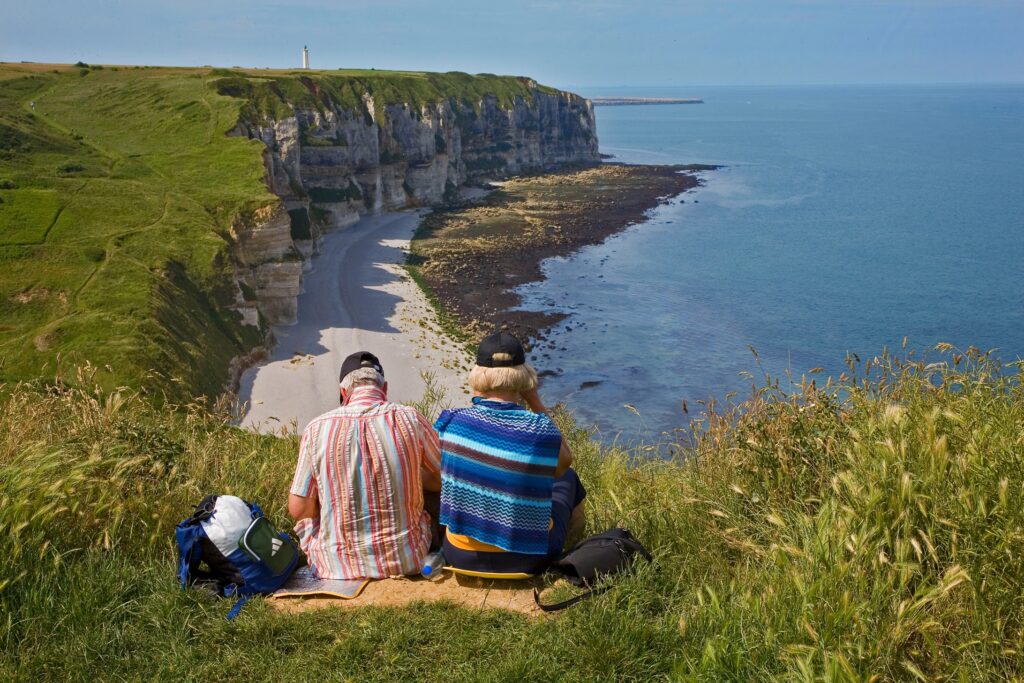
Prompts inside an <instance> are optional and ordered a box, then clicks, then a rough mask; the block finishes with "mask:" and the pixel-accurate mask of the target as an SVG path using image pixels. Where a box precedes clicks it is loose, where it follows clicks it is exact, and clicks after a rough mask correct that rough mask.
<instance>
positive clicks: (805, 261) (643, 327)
mask: <svg viewBox="0 0 1024 683" xmlns="http://www.w3.org/2000/svg"><path fill="white" fill-rule="evenodd" d="M583 94H585V95H590V96H598V95H637V96H641V95H647V96H659V97H671V96H679V97H702V98H703V99H704V101H705V103H704V104H699V105H675V106H624V107H598V108H597V122H598V135H599V137H600V140H601V150H602V152H604V153H606V154H612V155H614V157H615V159H616V160H620V161H626V162H635V163H708V164H723V165H725V168H722V169H720V170H718V171H713V172H707V173H704V174H702V175H703V178H704V181H705V185H704V186H703V187H702V188H700V189H698V190H695V191H693V192H690V193H687V194H685V195H683V196H682V197H681V199H682V200H683V202H684V203H679V202H678V201H673V202H672V203H671V204H670V205H667V206H662V207H660V208H658V209H656V210H655V211H653V212H652V213H651V215H650V218H649V220H647V221H646V222H644V223H643V224H641V225H637V226H634V227H632V228H630V229H628V230H627V231H626V232H624V233H621V234H619V235H617V236H615V237H613V238H611V239H609V240H608V241H606V242H605V243H604V244H602V245H598V246H596V247H590V248H586V249H584V250H582V251H581V252H579V253H578V254H576V255H574V256H572V257H569V258H567V259H551V260H549V261H547V262H546V263H545V265H544V270H545V273H546V275H547V279H546V280H545V281H543V282H540V283H534V284H531V285H527V286H525V287H523V288H522V290H521V293H522V294H523V295H524V306H525V307H526V308H533V309H536V308H540V309H546V310H560V311H565V312H568V313H570V314H571V315H570V317H569V318H568V319H567V320H566V321H565V322H564V323H562V324H561V325H559V326H558V327H557V328H556V331H555V333H554V334H553V335H552V344H551V345H550V346H547V345H545V346H543V347H542V348H539V349H537V350H536V353H535V358H534V359H533V362H534V363H535V364H536V365H537V367H538V369H539V370H552V371H556V372H559V371H560V374H558V375H557V376H554V377H548V378H547V379H545V380H544V385H543V391H542V393H543V396H544V398H545V400H546V401H548V402H549V403H553V402H555V401H564V402H566V403H567V404H568V406H569V407H570V408H571V409H572V410H574V411H575V412H576V414H577V416H578V417H579V418H580V420H581V421H582V422H583V423H586V424H595V425H597V426H599V427H600V428H601V433H602V435H603V436H604V437H605V438H614V437H616V436H617V437H618V438H621V439H624V440H627V441H629V440H634V439H636V438H638V437H639V438H644V439H658V438H662V437H660V434H661V433H663V432H669V431H671V430H674V429H678V428H682V427H685V426H686V424H687V422H688V419H689V417H688V416H687V415H685V414H684V413H683V412H682V406H681V402H682V401H684V400H685V401H686V402H687V403H688V406H689V407H690V411H691V415H692V414H693V412H694V409H695V408H696V409H697V410H699V404H698V402H699V401H701V400H706V399H709V398H715V399H717V400H723V399H726V397H727V396H728V395H729V393H730V392H738V395H737V398H743V397H744V396H746V395H749V393H750V389H751V385H752V380H751V379H749V378H745V377H744V376H743V375H742V374H741V373H742V372H743V371H751V372H754V374H755V375H758V376H760V372H761V371H760V370H759V369H758V367H757V365H756V364H755V361H754V358H753V356H752V354H751V352H750V350H749V348H748V345H749V346H753V347H754V348H756V350H757V352H758V354H759V355H760V358H761V362H762V364H763V366H764V369H765V370H767V371H769V372H771V373H772V374H775V375H783V374H784V373H786V372H787V371H791V372H792V373H794V374H795V375H796V376H797V377H799V375H800V374H801V373H804V372H806V371H807V370H809V369H811V368H814V367H823V368H825V370H826V373H831V374H833V375H838V374H839V373H840V372H841V371H842V370H843V358H844V357H845V355H846V353H847V352H854V353H857V354H859V355H860V356H861V357H871V356H874V355H877V354H878V353H880V352H881V351H882V348H883V347H885V346H888V347H889V348H890V349H899V347H900V345H901V342H902V340H903V337H904V336H907V337H909V343H910V345H911V347H914V348H916V349H918V350H923V349H926V348H929V347H932V346H934V345H935V344H936V343H938V342H949V343H952V344H954V345H956V346H958V347H960V348H966V347H967V346H968V345H975V346H978V347H980V348H982V349H991V348H998V349H1000V352H999V356H1000V357H1001V358H1002V359H1003V360H1004V361H1011V360H1016V359H1018V358H1020V357H1024V282H1022V278H1024V86H1019V85H1018V86H986V87H980V86H979V87H974V86H900V87H889V86H885V87H866V86H864V87H799V88H778V87H743V88H741V87H736V88H724V87H723V88H707V87H701V88H694V89H644V90H642V91H639V90H630V89H605V90H602V91H596V90H595V91H590V92H586V91H584V93H583ZM823 376H824V375H823Z"/></svg>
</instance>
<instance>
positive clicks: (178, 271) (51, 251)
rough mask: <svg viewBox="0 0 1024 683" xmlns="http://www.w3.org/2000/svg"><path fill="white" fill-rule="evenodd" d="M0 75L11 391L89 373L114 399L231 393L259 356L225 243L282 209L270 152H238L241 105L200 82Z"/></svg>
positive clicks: (5, 330)
mask: <svg viewBox="0 0 1024 683" xmlns="http://www.w3.org/2000/svg"><path fill="white" fill-rule="evenodd" d="M0 72H5V73H4V74H3V78H2V79H0V176H2V177H4V178H6V179H9V180H10V181H11V182H12V184H13V185H14V186H15V189H6V190H0V194H2V197H0V198H2V199H3V204H2V205H0V206H2V207H3V208H2V210H0V319H2V320H3V321H4V324H3V326H2V327H0V356H3V358H4V362H3V364H2V365H0V378H4V379H7V380H8V381H10V380H18V379H27V378H31V377H35V376H38V375H39V374H41V373H49V374H52V373H53V372H54V369H55V367H56V366H57V364H58V362H66V363H68V364H69V365H70V366H71V367H73V366H74V365H75V364H77V363H83V362H85V361H90V362H92V363H94V364H96V365H99V366H105V365H109V366H111V367H113V368H116V370H117V371H116V373H115V374H114V375H111V376H110V381H111V383H110V384H108V388H111V387H113V386H116V385H117V384H118V383H122V384H128V385H130V386H133V387H137V388H141V387H143V386H147V385H148V386H154V381H153V380H154V377H156V376H159V377H163V378H164V379H163V380H161V381H159V382H157V383H155V386H158V387H159V388H160V389H161V390H162V391H163V392H164V393H166V394H168V395H169V396H171V397H172V398H176V399H178V400H181V399H183V398H184V397H187V396H189V395H191V393H192V392H198V393H208V394H215V393H217V392H219V391H220V389H221V387H222V385H223V383H224V379H225V377H226V370H225V369H226V367H227V362H228V361H229V360H230V358H231V357H232V356H234V355H236V354H238V353H240V352H242V351H244V350H246V349H247V348H248V347H250V346H252V345H253V344H254V343H255V342H256V341H257V340H258V336H257V334H256V333H255V331H254V330H252V328H248V329H247V328H243V327H242V326H241V325H240V324H239V322H238V318H237V316H236V315H234V314H233V313H231V312H230V310H228V305H229V304H230V302H231V293H230V292H229V291H226V290H225V288H224V286H223V285H224V284H225V283H227V282H228V278H229V277H230V269H229V265H230V264H229V261H228V259H227V258H226V251H227V248H228V245H229V241H228V239H227V238H226V234H227V229H228V227H229V225H230V222H231V220H232V219H233V218H234V217H235V216H236V215H239V214H244V213H245V212H247V211H252V210H255V209H256V208H258V207H260V206H264V205H267V204H271V203H274V202H276V201H277V199H276V197H274V196H273V195H271V194H269V193H268V191H267V190H266V188H265V186H264V184H263V181H262V179H263V173H264V171H263V167H262V163H261V162H260V157H259V155H260V153H261V150H262V146H261V145H260V144H259V143H258V142H254V141H249V140H245V139H241V138H229V137H227V136H226V133H227V131H228V130H230V129H231V128H232V127H233V126H234V125H235V122H236V121H237V119H238V115H239V107H240V104H239V102H238V101H237V100H232V99H229V98H226V97H221V96H218V95H217V94H216V93H215V92H213V91H212V89H211V88H210V87H209V86H208V83H207V81H208V78H206V77H205V76H204V75H203V74H202V73H198V72H197V73H194V74H190V75H183V74H179V73H176V72H164V71H162V70H151V71H133V72H124V71H120V72H114V71H112V70H108V69H104V70H91V71H88V73H87V74H86V75H85V76H79V75H78V74H77V72H73V71H72V72H62V73H50V72H41V71H34V72H29V73H28V74H25V73H24V72H23V68H22V67H19V65H5V66H2V67H0ZM33 103H34V108H33ZM179 297H185V298H184V299H182V298H179ZM190 318H191V319H190ZM186 333H187V334H188V335H189V336H181V335H183V334H186ZM200 347H201V348H200ZM172 348H174V349H182V348H184V349H186V350H187V351H186V352H185V353H181V352H179V351H176V350H170V349H172ZM172 378H177V380H178V381H172Z"/></svg>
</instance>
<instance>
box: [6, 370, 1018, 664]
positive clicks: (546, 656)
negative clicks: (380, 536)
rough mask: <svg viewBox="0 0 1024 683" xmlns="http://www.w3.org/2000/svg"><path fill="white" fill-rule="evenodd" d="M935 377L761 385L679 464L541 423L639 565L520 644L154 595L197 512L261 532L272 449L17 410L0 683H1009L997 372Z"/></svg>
mask: <svg viewBox="0 0 1024 683" xmlns="http://www.w3.org/2000/svg"><path fill="white" fill-rule="evenodd" d="M945 360H946V361H947V362H948V364H947V365H945V366H942V365H940V366H926V365H925V364H924V363H912V364H909V365H901V364H899V363H896V362H894V361H892V360H891V359H888V358H885V357H883V358H881V359H878V360H877V361H872V362H871V363H869V364H868V365H867V366H866V367H864V366H861V367H858V368H857V372H856V374H857V376H858V377H859V378H860V379H859V380H847V381H845V382H843V383H842V384H840V385H831V384H830V385H828V386H827V387H825V388H818V387H814V386H811V385H807V386H805V387H804V388H803V389H802V390H801V391H799V392H797V393H796V394H794V395H784V394H782V393H780V392H779V391H778V390H777V389H774V388H772V386H771V383H770V382H769V383H768V384H767V385H766V387H765V388H763V389H761V390H760V391H759V392H757V394H756V395H755V397H754V398H753V399H751V401H750V402H749V403H748V404H746V406H745V407H744V409H743V410H742V411H740V412H739V413H737V414H731V415H724V416H717V417H714V418H708V419H705V420H703V421H702V422H700V423H699V424H698V425H697V438H696V440H695V442H694V443H693V444H692V447H691V448H690V449H689V451H688V453H687V454H688V456H689V458H688V459H687V460H686V461H685V462H684V461H679V462H665V461H649V460H640V461H635V460H633V457H634V456H635V455H636V454H635V453H624V452H621V451H617V450H615V449H601V448H599V447H598V446H597V445H596V444H595V443H594V442H592V441H591V440H590V438H589V435H588V434H586V433H585V432H582V431H579V430H576V429H575V428H573V427H572V426H571V425H570V424H569V423H567V422H564V423H563V424H564V428H565V431H566V433H567V434H568V436H569V438H570V440H571V443H572V446H573V448H574V449H575V451H576V453H577V457H578V464H579V469H580V471H581V474H582V477H583V480H584V482H585V483H586V485H587V486H588V488H589V489H590V496H589V498H588V502H587V510H588V514H589V516H590V519H589V527H590V529H589V530H590V531H596V530H600V529H603V528H607V527H609V526H612V525H616V524H624V525H626V526H628V527H629V528H631V529H633V530H634V531H635V532H636V533H637V535H638V536H639V537H640V538H641V539H642V540H643V541H644V542H645V543H646V544H647V545H648V546H649V547H650V548H651V549H652V550H653V551H654V553H655V555H656V557H657V569H656V571H654V570H652V569H651V568H644V569H642V570H641V571H639V572H638V573H636V574H635V575H633V576H631V577H629V578H626V579H622V580H620V581H619V582H617V583H618V585H617V587H616V588H615V589H614V590H612V591H610V592H609V593H607V594H605V595H603V596H601V597H599V598H596V599H594V600H591V601H589V602H586V603H583V604H581V605H579V606H578V607H575V608H573V609H572V610H570V611H568V612H566V613H564V614H563V615H561V616H559V617H558V618H555V619H551V620H542V621H540V622H536V623H534V622H530V621H528V620H526V619H525V618H521V617H519V616H515V615H510V614H505V613H501V612H484V613H479V612H472V611H467V610H464V609H460V608H456V607H454V606H449V605H430V606H428V605H420V606H413V607H410V608H408V609H401V610H388V609H376V608H367V609H362V610H355V611H348V610H326V611H321V612H317V613H313V614H306V615H282V614H278V613H275V612H273V611H272V610H270V609H269V608H268V607H267V606H266V605H265V604H263V603H262V602H261V601H255V602H254V603H251V604H250V606H248V607H246V610H245V611H244V612H243V614H242V616H241V617H240V618H239V619H238V621H237V622H235V623H233V624H228V623H226V622H225V621H224V620H223V615H224V613H225V612H226V610H227V605H226V604H224V603H219V602H215V601H208V600H207V599H204V598H203V597H201V596H200V595H197V594H193V593H189V592H182V591H180V590H178V589H177V587H176V585H175V584H174V579H173V570H172V562H173V559H172V558H173V556H174V550H173V541H172V527H173V524H174V523H175V522H176V521H177V520H178V519H179V518H181V517H183V516H184V515H185V512H186V510H187V508H188V505H189V504H190V503H193V502H195V501H196V500H197V499H198V498H199V497H200V496H201V495H202V494H204V493H208V492H211V491H220V492H231V493H236V494H240V495H244V496H246V497H249V498H252V499H256V500H258V501H259V502H260V503H261V504H262V505H264V506H265V508H266V509H268V510H269V513H270V515H271V516H272V517H273V518H274V519H275V520H277V521H278V522H279V523H281V524H282V526H285V525H284V518H283V513H284V510H283V505H284V500H285V493H286V488H287V485H288V482H289V480H290V473H291V469H292V466H293V462H294V456H295V449H296V443H295V441H294V439H293V438H285V439H277V438H273V437H266V436H258V435H254V434H251V433H247V432H243V431H240V430H236V429H233V428H231V427H228V426H226V425H225V424H224V422H223V421H222V420H220V419H218V418H216V417H213V416H210V415H209V414H207V413H205V412H204V411H203V410H201V409H199V408H193V409H191V410H185V411H178V412H174V411H166V410H164V411H158V410H155V409H153V408H151V407H150V405H149V404H148V403H147V402H146V401H144V400H141V399H139V398H137V397H134V396H132V395H130V394H127V393H124V392H122V393H103V392H100V393H96V394H93V393H90V392H87V391H69V392H67V393H64V394H57V393H54V392H52V391H51V392H49V393H44V392H42V391H38V390H36V389H33V388H32V387H22V388H19V389H17V390H15V391H14V393H13V398H12V399H11V402H9V403H7V404H5V405H3V406H2V409H0V500H2V501H3V504H2V505H0V615H4V616H3V617H2V618H0V645H2V649H0V679H3V678H8V677H9V678H22V679H26V680H29V679H32V680H35V679H39V678H53V679H57V678H76V679H81V678H89V677H99V678H106V679H110V678H126V679H132V680H138V679H150V678H163V679H167V678H174V679H183V680H188V679H192V680H209V679H211V678H212V679H218V678H221V677H223V676H224V675H225V672H226V671H230V672H231V674H230V675H231V676H232V677H233V678H239V679H247V680H248V679H252V680H271V679H273V680H282V679H286V678H296V679H303V680H305V679H339V680H381V681H387V680H397V679H402V678H404V679H408V680H437V679H439V678H443V679H445V680H454V681H459V680H466V681H477V680H509V681H513V680H515V681H518V680H609V681H612V680H638V681H646V680H651V679H658V678H666V677H667V678H672V679H678V680H702V681H722V680H736V681H746V680H765V679H778V680H812V679H825V680H863V681H867V680H872V681H873V680H916V679H921V680H926V679H927V680H962V681H979V680H1008V679H1017V680H1019V678H1020V677H1021V676H1022V675H1024V664H1022V661H1024V658H1022V657H1021V649H1022V648H1024V597H1022V594H1021V586H1022V585H1024V533H1022V528H1024V436H1022V435H1024V389H1022V387H1021V384H1020V380H1021V379H1022V375H1021V374H1020V368H1018V369H1017V370H1013V371H1012V372H1011V374H1009V375H1005V376H1004V375H1002V374H1001V370H1000V368H999V367H998V366H997V365H995V364H994V363H992V362H990V361H989V360H987V359H986V358H984V357H980V356H978V355H977V354H969V355H968V357H967V358H963V357H958V356H954V355H953V354H952V353H950V354H949V355H947V356H946V357H945ZM850 374H851V375H852V374H854V373H853V372H852V371H851V373H850ZM865 376H866V377H867V378H868V381H864V377H865ZM81 384H82V385H83V386H87V385H88V384H89V381H88V378H85V379H84V380H83V381H82V382H81ZM37 511H38V512H37ZM54 642H60V644H61V646H60V647H54V646H53V643H54Z"/></svg>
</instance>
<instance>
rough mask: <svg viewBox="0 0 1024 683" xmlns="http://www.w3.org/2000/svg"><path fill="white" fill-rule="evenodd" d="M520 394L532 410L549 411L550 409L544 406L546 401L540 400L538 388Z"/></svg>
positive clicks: (536, 411)
mask: <svg viewBox="0 0 1024 683" xmlns="http://www.w3.org/2000/svg"><path fill="white" fill-rule="evenodd" d="M519 395H520V396H522V397H523V400H524V401H526V405H527V406H529V408H530V410H532V411H533V412H535V413H545V414H546V413H547V412H548V409H547V408H545V407H544V402H543V401H541V400H540V394H538V393H537V390H536V389H530V390H529V391H522V392H519Z"/></svg>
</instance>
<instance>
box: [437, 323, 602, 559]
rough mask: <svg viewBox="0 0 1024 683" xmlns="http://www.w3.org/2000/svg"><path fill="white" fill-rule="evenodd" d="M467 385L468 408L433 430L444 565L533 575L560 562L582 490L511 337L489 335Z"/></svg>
mask: <svg viewBox="0 0 1024 683" xmlns="http://www.w3.org/2000/svg"><path fill="white" fill-rule="evenodd" d="M469 385H470V387H471V388H472V389H473V405H472V407H469V408H460V409H456V410H446V411H444V412H442V413H441V417H439V418H438V420H437V423H436V424H435V425H434V428H435V429H437V431H438V434H439V435H440V438H441V524H442V525H444V526H446V527H447V533H446V535H445V540H444V544H443V546H442V549H443V552H444V557H445V562H446V563H447V564H450V565H452V566H455V567H458V568H460V569H470V570H474V571H483V572H501V573H515V572H523V573H527V574H536V573H539V572H542V571H544V569H545V568H546V567H547V565H548V563H549V562H550V561H551V560H553V559H556V558H557V557H558V556H559V555H560V554H561V552H562V548H563V546H564V545H565V540H566V537H567V536H568V534H569V528H570V525H572V526H574V527H575V526H577V525H580V524H582V521H583V517H582V510H583V509H582V505H581V503H582V502H583V499H584V497H585V496H586V491H585V490H584V489H583V485H582V484H581V483H580V480H579V477H578V476H576V472H574V471H573V470H572V469H570V465H571V464H572V454H571V453H570V452H569V447H568V446H567V445H566V444H565V441H564V440H563V439H562V435H561V433H559V431H558V427H556V426H555V423H554V422H552V421H551V418H549V417H548V416H547V413H546V410H545V408H544V405H543V404H542V403H541V400H540V397H539V396H538V394H537V373H536V371H535V370H534V369H533V368H532V367H531V366H530V365H529V364H528V363H527V362H526V352H525V351H524V350H523V345H522V344H521V343H520V342H519V340H518V339H516V338H515V337H514V336H512V335H511V334H508V333H507V332H498V333H496V334H492V335H491V336H489V337H487V338H486V339H484V340H483V341H482V342H481V343H480V347H479V349H478V350H477V359H476V367H475V368H473V371H472V372H471V373H470V375H469ZM520 401H522V402H524V403H526V404H527V405H528V406H529V410H527V409H526V408H523V407H521V406H520V405H519V402H520Z"/></svg>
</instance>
